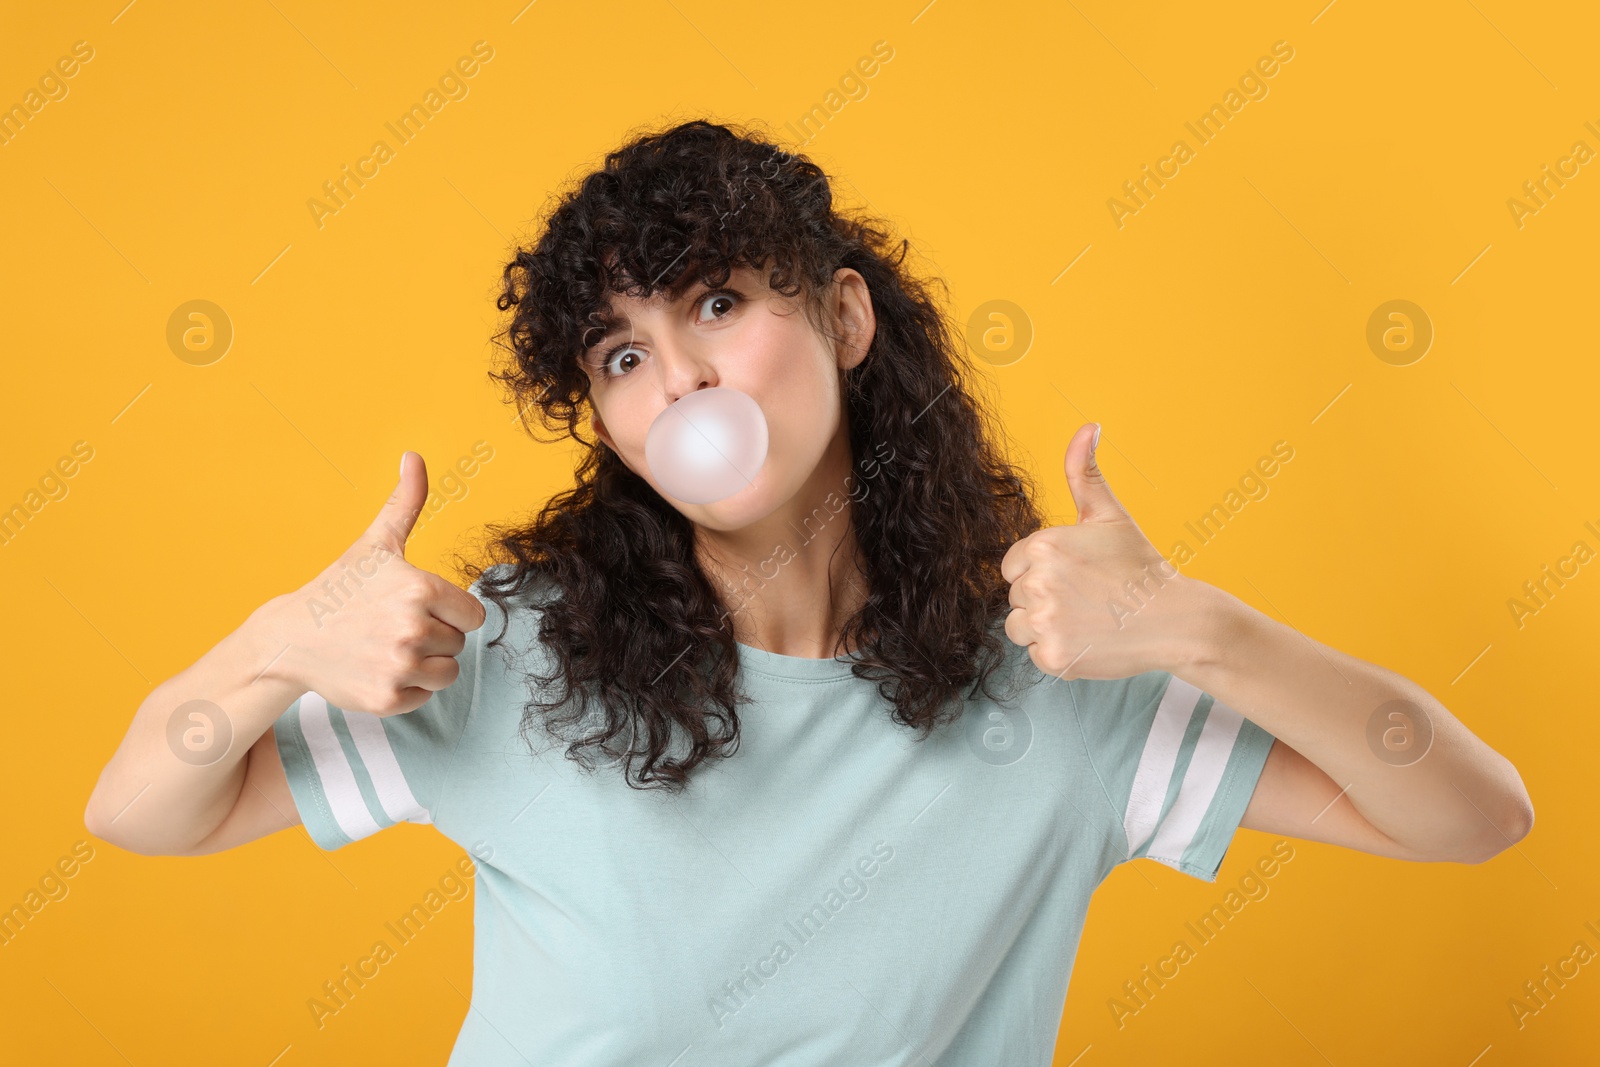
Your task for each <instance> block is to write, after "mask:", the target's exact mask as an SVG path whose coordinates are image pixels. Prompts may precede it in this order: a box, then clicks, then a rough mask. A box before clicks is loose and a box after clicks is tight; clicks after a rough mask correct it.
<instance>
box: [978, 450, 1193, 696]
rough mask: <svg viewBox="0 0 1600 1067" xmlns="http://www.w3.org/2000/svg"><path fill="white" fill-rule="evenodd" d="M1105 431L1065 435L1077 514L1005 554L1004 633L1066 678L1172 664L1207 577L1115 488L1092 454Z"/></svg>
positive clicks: (1123, 673)
mask: <svg viewBox="0 0 1600 1067" xmlns="http://www.w3.org/2000/svg"><path fill="white" fill-rule="evenodd" d="M1099 432H1100V430H1099V427H1098V426H1097V425H1095V424H1094V423H1089V424H1086V425H1084V426H1080V427H1079V428H1078V432H1077V433H1076V434H1074V435H1073V437H1072V440H1071V441H1070V442H1068V444H1067V454H1066V460H1065V466H1066V474H1067V485H1068V487H1069V488H1070V489H1071V492H1072V500H1073V503H1074V504H1076V505H1077V508H1078V521H1077V523H1076V524H1075V525H1071V526H1050V527H1047V528H1045V529H1042V530H1037V531H1035V532H1034V533H1031V534H1029V535H1028V536H1027V537H1024V538H1023V539H1022V540H1020V541H1018V542H1017V543H1016V544H1014V545H1012V546H1011V548H1010V549H1009V550H1007V552H1006V554H1005V557H1004V558H1003V559H1002V560H1001V561H1000V573H1001V576H1002V577H1004V578H1005V580H1006V581H1007V582H1009V583H1010V585H1011V596H1010V600H1011V612H1010V614H1008V615H1007V616H1006V636H1007V637H1008V638H1010V639H1011V640H1012V641H1013V642H1014V643H1016V644H1018V645H1025V646H1027V649H1028V655H1029V657H1030V658H1031V659H1032V660H1033V662H1034V663H1035V664H1036V665H1038V667H1039V669H1040V670H1041V671H1043V672H1044V673H1046V674H1052V675H1055V676H1057V677H1060V678H1064V679H1068V680H1070V679H1073V678H1098V679H1110V678H1126V677H1129V676H1131V675H1135V674H1141V673H1143V672H1145V671H1150V670H1173V669H1174V668H1175V667H1176V666H1177V665H1178V664H1180V663H1181V662H1182V661H1183V654H1184V641H1185V640H1186V635H1187V634H1190V633H1192V632H1194V628H1195V623H1196V620H1197V618H1198V612H1197V610H1196V609H1197V606H1198V605H1197V600H1198V596H1197V591H1196V587H1198V586H1201V585H1203V584H1204V583H1200V582H1193V581H1190V580H1188V579H1185V578H1183V577H1182V575H1180V574H1179V573H1178V571H1177V568H1175V567H1173V566H1172V565H1171V564H1170V563H1168V562H1167V561H1166V559H1164V558H1163V557H1162V555H1161V553H1160V552H1159V551H1157V549H1156V547H1155V546H1154V545H1152V544H1151V543H1150V541H1149V540H1148V539H1147V538H1146V537H1145V536H1144V534H1143V533H1142V532H1141V531H1140V530H1139V527H1138V525H1137V524H1136V523H1134V521H1133V518H1132V516H1130V515H1129V514H1128V512H1127V510H1126V509H1125V508H1123V506H1122V504H1121V503H1119V502H1118V501H1117V498H1116V497H1115V496H1113V495H1112V493H1111V487H1110V486H1108V485H1107V484H1106V480H1105V477H1104V476H1103V475H1102V474H1101V473H1100V468H1099V466H1098V465H1097V464H1096V462H1095V458H1094V444H1095V443H1096V442H1095V438H1096V437H1098V436H1099Z"/></svg>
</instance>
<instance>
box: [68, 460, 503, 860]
mask: <svg viewBox="0 0 1600 1067" xmlns="http://www.w3.org/2000/svg"><path fill="white" fill-rule="evenodd" d="M406 455H407V456H409V455H411V453H409V452H408V453H406ZM427 493H428V476H427V469H426V467H425V466H424V464H423V463H422V460H421V457H420V456H419V457H418V458H417V460H416V461H415V462H412V463H407V462H406V461H405V458H404V457H402V459H401V472H400V483H399V485H398V486H397V488H396V491H395V493H394V495H392V496H391V497H390V498H389V500H388V502H387V503H386V504H385V505H384V506H383V508H382V510H380V511H379V512H378V516H377V518H376V519H374V520H373V522H372V525H371V526H370V527H368V529H367V530H366V532H365V533H363V534H362V536H361V537H360V538H359V539H358V540H357V541H356V543H355V544H354V545H352V546H351V547H350V548H349V549H348V550H346V551H345V552H344V554H343V555H341V556H340V557H339V559H337V560H335V561H334V563H333V564H332V565H330V566H329V567H328V568H327V569H325V570H324V571H323V572H322V573H321V574H319V575H318V576H317V577H316V578H314V579H312V580H311V581H310V582H308V583H307V584H306V585H305V586H304V587H302V588H301V589H299V590H297V591H296V592H293V593H287V594H284V595H283V596H279V597H274V598H273V599H271V600H269V601H267V603H265V604H263V605H262V606H261V607H259V608H257V609H256V610H255V611H253V612H251V613H250V616H249V618H248V619H246V620H245V622H244V624H243V625H242V626H240V627H239V628H238V629H237V630H235V631H234V632H233V633H231V634H229V635H228V636H227V637H225V638H223V639H222V640H221V641H220V642H218V644H217V645H216V647H215V648H213V649H211V650H210V651H209V652H207V653H206V654H205V655H203V656H201V657H200V659H198V660H197V661H195V663H194V664H193V665H191V666H190V667H189V668H188V669H186V670H184V671H183V672H181V673H179V674H176V675H174V676H173V677H171V678H169V679H167V680H166V681H164V682H162V683H161V684H160V685H158V686H157V687H156V688H155V689H154V690H153V691H151V693H150V695H149V696H147V697H146V698H145V699H144V701H143V703H141V704H140V705H139V710H138V711H137V712H136V713H135V715H134V718H133V723H132V725H131V726H129V728H128V733H127V735H126V736H125V737H124V738H123V739H122V743H121V744H120V745H119V746H118V747H117V751H116V752H115V753H114V754H113V755H112V757H111V759H110V761H109V762H108V763H107V764H106V766H105V769H104V770H102V771H101V772H100V779H99V781H98V782H96V783H95V787H94V791H93V792H92V793H91V794H90V796H89V802H88V805H87V807H86V808H85V809H84V813H83V818H84V825H85V826H86V827H88V829H89V832H90V833H92V834H94V835H95V836H96V837H99V838H102V839H103V840H105V841H108V842H110V843H111V844H114V845H117V846H119V847H121V848H124V849H127V850H128V851H130V852H138V853H143V854H145V855H151V856H157V855H165V856H196V855H203V854H205V853H208V852H217V851H220V850H222V849H226V848H232V847H234V846H235V845H240V844H243V843H245V842H247V841H252V840H254V839H255V838H258V837H262V836H264V835H266V834H270V833H273V832H275V831H277V830H282V829H285V828H287V827H290V826H294V825H296V824H298V823H299V822H300V816H299V813H298V812H297V811H296V809H295V806H294V799H293V797H292V796H291V795H290V792H289V785H288V782H287V780H286V779H285V777H284V771H283V765H282V763H281V762H280V761H279V759H278V750H277V745H276V742H275V739H274V737H273V734H272V724H273V723H274V722H275V721H277V719H278V718H279V716H281V715H282V714H283V713H284V712H285V711H286V710H288V708H289V706H290V705H291V704H293V703H294V702H295V700H297V699H299V698H300V697H301V696H302V695H304V694H305V693H307V692H310V691H314V692H316V693H318V694H320V695H322V696H324V697H326V698H327V699H328V700H329V701H330V702H332V703H334V704H337V705H338V706H339V707H341V708H345V709H349V710H353V711H363V712H368V713H371V714H375V715H399V714H404V713H405V712H408V711H412V710H414V709H416V708H418V707H421V706H422V705H423V704H424V703H426V702H427V700H428V698H429V697H430V696H432V694H433V693H435V692H437V691H438V690H440V689H444V688H446V687H448V686H449V685H450V684H451V683H453V682H454V681H455V680H456V676H457V674H458V673H459V666H458V664H457V662H456V659H455V657H456V656H457V655H458V654H459V653H460V652H461V650H462V648H463V647H464V646H465V644H466V636H465V633H466V631H470V630H475V629H477V628H478V627H479V626H481V625H483V621H484V611H483V606H482V605H481V604H479V603H478V601H477V600H476V599H475V598H474V597H473V596H472V595H471V594H470V593H467V592H465V591H463V590H461V589H459V588H457V587H456V586H455V585H452V584H451V583H450V582H447V581H445V580H444V579H443V578H440V577H439V576H438V575H435V574H430V573H428V572H427V571H423V570H419V569H417V568H416V567H413V566H411V565H410V564H409V563H407V562H406V560H405V541H406V537H407V535H408V534H409V533H410V531H411V527H412V524H413V523H414V522H415V521H416V517H417V515H418V514H419V513H420V511H421V509H422V503H423V501H424V500H425V499H426V498H427Z"/></svg>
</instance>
